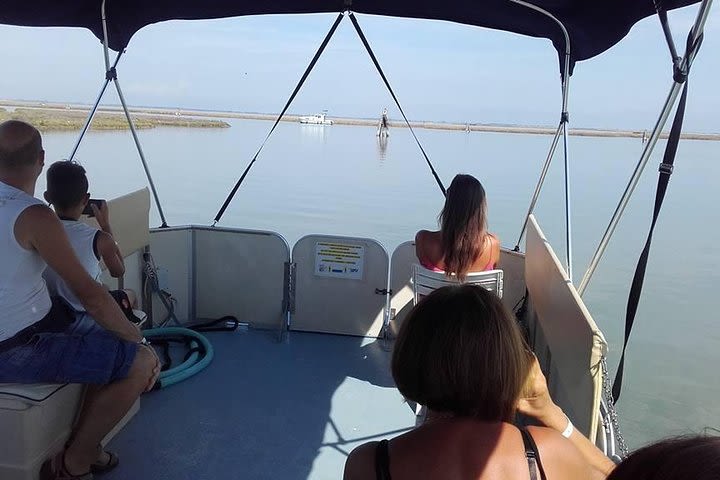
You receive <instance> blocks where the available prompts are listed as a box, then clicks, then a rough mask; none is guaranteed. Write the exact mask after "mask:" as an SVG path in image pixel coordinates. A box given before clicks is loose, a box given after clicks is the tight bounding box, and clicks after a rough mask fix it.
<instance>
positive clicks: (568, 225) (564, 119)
mask: <svg viewBox="0 0 720 480" xmlns="http://www.w3.org/2000/svg"><path fill="white" fill-rule="evenodd" d="M510 1H511V2H513V3H516V4H518V5H522V6H524V7H527V8H529V9H531V10H534V11H536V12H538V13H540V14H542V15H544V16H545V17H548V18H550V19H551V20H553V21H554V22H555V23H556V24H557V25H558V26H559V27H560V30H561V31H562V34H563V37H564V38H565V57H564V62H563V63H564V64H563V71H562V116H561V119H560V126H559V127H558V132H560V129H562V135H563V157H564V160H565V246H566V254H567V274H568V278H569V279H570V281H572V218H571V210H570V155H569V150H568V122H569V120H570V117H569V114H568V98H569V85H570V62H571V61H572V56H571V54H570V53H571V52H570V35H569V34H568V31H567V28H565V25H563V23H562V22H561V21H560V20H559V19H558V18H557V17H555V16H554V15H553V14H551V13H550V12H548V11H547V10H544V9H542V8H540V7H538V6H537V5H535V4H532V3H530V2H526V1H525V0H510ZM557 141H558V138H557V133H556V135H555V139H554V140H553V147H552V148H551V151H550V153H551V155H549V156H548V161H546V166H545V167H543V173H542V174H541V178H540V182H539V183H538V188H536V195H539V194H540V189H541V188H542V183H543V182H544V180H545V179H544V176H545V174H547V168H546V167H549V166H550V165H549V160H551V159H552V154H554V151H555V148H556V147H557ZM536 201H537V196H534V198H533V201H532V202H531V208H530V212H529V213H528V217H529V216H530V214H531V213H532V210H533V209H534V207H535V202H536ZM526 228H527V218H526V219H525V224H524V225H523V230H522V232H521V233H520V240H522V236H523V234H524V233H525V229H526ZM520 240H518V246H517V248H519V245H520Z"/></svg>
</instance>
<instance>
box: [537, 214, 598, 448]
mask: <svg viewBox="0 0 720 480" xmlns="http://www.w3.org/2000/svg"><path fill="white" fill-rule="evenodd" d="M525 278H526V280H527V288H528V291H529V293H530V305H531V310H532V312H534V319H535V321H534V322H533V323H531V325H530V329H531V338H532V342H533V347H534V350H535V353H536V354H537V356H538V359H539V360H540V364H541V365H542V367H543V371H544V372H545V374H546V375H547V377H548V386H549V388H550V393H551V395H552V397H553V399H554V400H555V401H556V402H558V404H559V405H560V406H561V407H562V408H563V410H564V411H565V413H566V414H567V415H568V416H569V417H570V419H571V420H572V422H573V423H574V424H575V426H576V427H577V428H578V429H579V430H580V431H582V432H583V433H584V434H585V435H587V436H588V437H589V438H595V434H596V431H597V428H598V412H599V409H600V395H601V380H602V373H601V369H600V359H601V356H602V354H603V352H604V350H605V349H606V348H607V344H606V343H605V338H604V337H603V335H602V332H600V330H599V329H598V328H597V325H596V324H595V322H594V321H593V319H592V317H591V316H590V313H589V312H588V310H587V308H585V304H584V303H583V301H582V299H581V298H580V296H579V295H578V293H577V291H575V287H574V286H573V285H572V282H570V280H569V279H568V277H567V274H566V273H565V270H564V269H563V267H562V264H561V263H560V261H559V260H558V258H557V256H556V255H555V253H554V252H553V250H552V247H551V246H550V244H549V243H548V241H547V240H546V239H545V236H544V235H543V233H542V230H540V227H539V226H538V224H537V221H536V220H535V218H534V216H531V217H530V221H529V222H528V231H527V252H526V258H525Z"/></svg>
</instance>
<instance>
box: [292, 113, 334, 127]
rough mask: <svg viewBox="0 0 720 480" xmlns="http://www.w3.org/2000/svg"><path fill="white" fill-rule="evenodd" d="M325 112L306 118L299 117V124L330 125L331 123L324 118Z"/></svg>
mask: <svg viewBox="0 0 720 480" xmlns="http://www.w3.org/2000/svg"><path fill="white" fill-rule="evenodd" d="M326 116H327V110H323V112H322V113H316V114H315V115H310V116H306V117H300V123H307V124H310V125H332V124H333V121H332V120H330V119H328V118H326Z"/></svg>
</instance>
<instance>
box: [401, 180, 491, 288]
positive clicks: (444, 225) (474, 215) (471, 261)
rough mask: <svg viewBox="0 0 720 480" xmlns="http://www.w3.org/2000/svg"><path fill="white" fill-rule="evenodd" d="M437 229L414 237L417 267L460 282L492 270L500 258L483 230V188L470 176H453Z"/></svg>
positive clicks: (485, 223)
mask: <svg viewBox="0 0 720 480" xmlns="http://www.w3.org/2000/svg"><path fill="white" fill-rule="evenodd" d="M439 223H440V230H439V231H436V232H431V231H428V230H421V231H419V232H418V233H417V235H416V236H415V252H416V254H417V257H418V260H420V264H421V265H422V266H424V267H425V268H428V269H430V270H434V271H436V272H446V273H447V274H448V275H455V276H457V277H458V278H459V279H460V280H464V279H465V276H466V275H467V274H468V273H470V272H482V271H486V270H492V269H494V268H495V266H496V265H497V262H498V260H499V259H500V240H499V239H498V238H497V237H496V236H495V235H493V234H492V233H490V232H488V230H487V197H486V195H485V189H484V188H483V186H482V185H481V184H480V182H479V181H478V180H477V179H476V178H475V177H473V176H472V175H463V174H461V175H456V176H455V178H454V179H453V181H452V183H451V184H450V187H449V188H448V189H447V197H446V198H445V206H444V207H443V209H442V212H440V216H439Z"/></svg>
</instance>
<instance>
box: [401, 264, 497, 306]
mask: <svg viewBox="0 0 720 480" xmlns="http://www.w3.org/2000/svg"><path fill="white" fill-rule="evenodd" d="M461 283H462V284H472V285H479V286H481V287H483V288H485V289H487V290H489V291H491V292H494V293H495V294H497V296H498V297H500V298H502V295H503V271H502V270H488V271H485V272H475V273H468V274H467V276H466V277H465V281H464V282H460V281H459V280H458V279H457V278H456V277H455V276H454V275H452V276H450V277H448V276H447V275H446V274H445V272H434V271H432V270H428V269H427V268H425V267H423V266H421V265H418V264H414V265H413V276H412V285H413V301H414V303H415V304H417V302H418V300H419V299H420V298H421V297H424V296H426V295H429V294H430V293H431V292H432V291H433V290H437V289H438V288H440V287H445V286H447V285H459V284H461Z"/></svg>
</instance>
